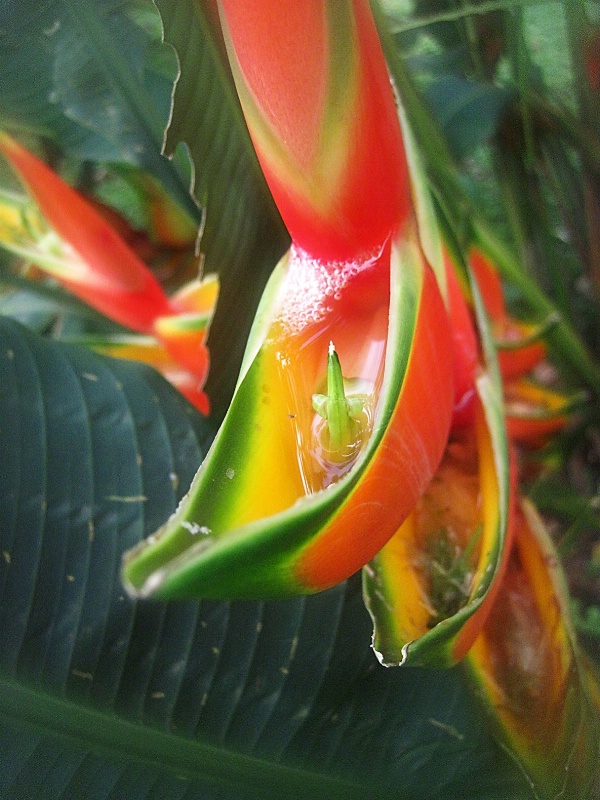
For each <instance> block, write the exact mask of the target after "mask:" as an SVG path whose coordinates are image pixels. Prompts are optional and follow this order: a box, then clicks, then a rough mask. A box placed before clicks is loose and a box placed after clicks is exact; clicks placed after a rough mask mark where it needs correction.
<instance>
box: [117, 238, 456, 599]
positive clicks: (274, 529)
mask: <svg viewBox="0 0 600 800" xmlns="http://www.w3.org/2000/svg"><path fill="white" fill-rule="evenodd" d="M337 269H338V272H337V274H335V275H334V274H333V272H330V271H329V270H328V269H327V270H326V269H325V268H324V267H323V266H322V265H320V264H319V263H315V262H313V261H311V260H310V259H309V258H308V256H307V255H306V254H305V253H302V252H301V251H299V250H297V249H295V248H292V250H291V251H290V253H289V254H288V255H287V256H286V257H285V258H284V260H283V261H282V263H281V264H280V265H279V267H278V268H277V269H276V271H275V273H274V275H273V277H272V278H271V280H270V282H269V285H268V286H267V289H266V292H265V295H264V297H263V301H262V304H261V307H260V308H259V312H258V315H257V319H256V322H255V325H254V328H253V331H252V333H251V336H250V340H249V343H248V349H247V352H246V356H245V359H244V363H243V365H242V373H241V376H240V379H239V382H238V385H237V388H236V392H235V394H234V397H233V400H232V403H231V406H230V409H229V411H228V413H227V416H226V418H225V421H224V423H223V425H222V427H221V429H220V431H219V433H218V434H217V437H216V439H215V442H214V444H213V446H212V448H211V450H210V452H209V454H208V456H207V458H206V460H205V462H204V463H203V465H202V466H201V468H200V471H199V472H198V474H197V476H196V478H195V479H194V482H193V484H192V487H191V489H190V493H189V494H188V496H187V497H186V498H185V499H184V500H183V502H182V503H181V505H180V507H179V509H178V510H177V512H176V514H175V515H174V516H173V517H172V518H171V519H170V520H169V521H168V522H167V523H166V524H165V526H164V527H163V528H162V529H161V530H160V531H159V532H157V534H155V535H154V536H153V537H151V538H150V539H149V540H147V541H146V542H143V543H142V544H141V545H140V546H139V547H138V548H137V549H134V550H133V551H130V553H129V554H128V555H127V556H126V559H125V563H124V570H123V577H124V582H125V585H126V587H127V588H128V589H129V591H131V592H132V593H134V594H139V595H141V596H148V595H157V596H162V597H167V596H173V597H186V596H203V597H257V596H258V597H274V596H284V595H288V594H297V593H302V592H304V593H306V592H313V591H318V590H320V589H324V588H327V587H329V586H332V585H334V584H335V583H338V582H339V581H341V580H343V579H344V578H346V577H348V576H349V575H351V574H352V573H353V572H355V571H356V570H357V569H359V568H360V567H361V566H362V565H363V564H365V563H366V562H367V561H368V560H369V559H370V558H372V556H373V555H374V554H375V553H376V552H377V551H378V550H379V549H380V548H381V547H382V546H383V544H384V543H385V541H386V540H387V539H388V538H389V537H390V536H391V535H392V534H393V533H394V532H395V530H396V529H397V528H398V526H399V525H400V524H401V522H402V521H403V519H404V518H405V517H406V516H407V515H408V514H409V513H410V511H411V509H412V507H413V506H414V504H415V502H416V500H417V499H418V497H419V496H420V494H421V493H422V492H423V490H424V489H425V487H426V485H427V483H428V482H429V480H430V478H431V476H432V475H433V474H434V472H435V470H436V468H437V466H438V463H439V460H440V458H441V455H442V451H443V449H444V445H445V441H446V438H447V435H448V429H449V426H450V417H451V410H452V349H451V342H450V340H449V337H448V336H447V335H446V332H447V326H448V318H447V315H446V311H445V308H444V304H443V301H442V299H441V296H440V294H439V291H438V289H437V284H436V282H435V279H434V277H433V273H432V272H431V270H430V268H429V267H428V266H427V265H426V264H425V263H424V261H423V258H422V255H421V252H420V248H419V246H418V244H417V242H416V236H414V233H413V234H410V235H409V233H408V232H407V233H406V234H405V236H403V237H402V238H401V239H399V241H398V242H393V243H392V244H391V245H390V244H386V246H385V248H384V249H383V250H382V252H381V253H379V254H376V255H375V256H374V258H372V259H371V260H369V261H368V262H367V263H364V264H362V265H357V264H356V263H351V264H346V265H344V264H339V265H338V268H337ZM390 270H391V280H390ZM380 273H382V274H380ZM369 278H370V281H369ZM369 283H372V285H374V286H376V287H378V288H379V291H378V292H377V293H374V294H373V295H371V294H370V293H368V292H365V286H368V285H369ZM386 286H387V287H391V288H388V291H385V287H386ZM330 342H333V343H334V344H335V348H334V349H332V348H331V346H330ZM340 364H341V368H340V366H339V365H340ZM342 376H343V377H342ZM340 383H341V385H342V387H343V389H342V390H341V391H340V388H339V387H340ZM344 412H345V414H346V417H345V419H344ZM340 414H341V417H342V418H341V420H340V417H339V415H340ZM336 415H337V416H336Z"/></svg>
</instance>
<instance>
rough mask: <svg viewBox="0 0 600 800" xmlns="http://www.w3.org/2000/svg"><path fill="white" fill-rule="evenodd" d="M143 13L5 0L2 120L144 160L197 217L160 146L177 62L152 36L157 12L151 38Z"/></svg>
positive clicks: (90, 151)
mask: <svg viewBox="0 0 600 800" xmlns="http://www.w3.org/2000/svg"><path fill="white" fill-rule="evenodd" d="M144 5H145V6H146V7H147V8H148V9H150V10H152V6H151V5H150V4H149V0H148V2H146V3H145V4H144V3H142V10H143V7H144ZM135 12H138V13H137V14H136V13H135ZM139 12H140V7H139V4H136V3H132V2H128V3H123V2H122V0H100V2H97V1H95V0H49V1H48V2H46V0H44V2H41V0H18V2H14V0H8V2H7V3H5V4H4V7H3V8H2V10H0V30H1V31H2V33H1V35H0V44H1V46H0V71H1V73H2V82H1V83H0V87H1V88H0V125H2V126H4V127H9V128H11V129H18V130H23V129H24V130H26V131H31V132H33V133H37V134H43V135H46V136H49V137H50V138H52V139H54V140H55V141H56V142H57V144H58V145H59V146H60V148H61V149H64V150H66V151H67V152H70V153H73V154H75V155H77V156H79V157H80V158H84V159H89V160H93V161H112V162H116V161H124V162H127V163H130V164H135V165H137V166H139V167H142V168H144V169H146V170H148V171H149V172H151V173H152V174H154V175H155V177H156V178H158V180H160V181H161V183H162V184H163V185H164V187H165V188H166V189H167V191H169V192H170V193H171V194H172V195H173V197H174V198H175V199H176V200H177V201H178V202H179V203H180V204H181V205H182V207H183V208H185V209H186V210H187V212H188V214H190V216H191V217H192V218H196V219H197V220H198V221H199V220H200V212H199V210H198V208H197V206H196V205H195V203H194V202H193V201H192V199H191V197H190V194H189V191H188V176H187V171H186V168H185V166H184V165H183V163H182V161H181V160H180V159H179V160H178V161H177V162H174V161H171V160H169V159H167V158H165V157H164V156H163V155H162V152H161V151H162V144H163V136H164V128H165V125H166V123H167V120H168V117H169V111H170V99H171V92H172V86H173V81H174V79H175V75H176V63H175V59H174V58H173V54H172V53H171V52H170V51H169V49H168V48H166V49H165V48H164V47H162V46H161V45H160V40H159V39H158V38H157V37H158V33H159V31H160V27H159V24H158V19H157V17H156V13H155V12H154V15H155V20H154V22H155V25H154V29H155V31H156V33H155V34H154V35H153V31H152V25H151V24H147V25H142V24H141V15H140V13H139ZM145 19H148V16H147V15H146V17H145ZM169 56H170V63H169Z"/></svg>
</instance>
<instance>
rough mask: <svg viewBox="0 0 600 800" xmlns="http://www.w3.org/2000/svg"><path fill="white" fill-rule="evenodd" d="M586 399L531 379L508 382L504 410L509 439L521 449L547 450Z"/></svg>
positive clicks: (505, 390)
mask: <svg viewBox="0 0 600 800" xmlns="http://www.w3.org/2000/svg"><path fill="white" fill-rule="evenodd" d="M586 399H587V396H586V395H585V394H582V393H576V394H571V395H567V394H564V393H563V392H558V391H554V390H552V389H549V388H547V387H545V386H542V385H541V384H539V383H536V382H535V381H533V380H530V379H527V378H519V379H517V380H513V381H507V382H505V383H504V410H505V415H506V429H507V432H508V435H509V436H510V438H511V439H512V441H514V442H516V443H517V444H519V445H522V446H525V447H528V448H534V449H535V448H539V447H543V446H544V445H545V444H547V442H548V441H549V439H550V438H551V437H552V436H554V435H555V434H557V433H558V432H559V431H561V430H562V429H563V428H564V427H565V425H566V424H567V423H568V421H569V419H571V417H572V416H573V413H574V412H575V411H576V410H577V408H578V407H579V406H581V404H582V403H583V402H584V401H585V400H586Z"/></svg>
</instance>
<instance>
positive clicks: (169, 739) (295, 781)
mask: <svg viewBox="0 0 600 800" xmlns="http://www.w3.org/2000/svg"><path fill="white" fill-rule="evenodd" d="M0 717H1V718H3V719H4V720H5V721H6V722H8V723H9V724H11V725H14V726H17V727H26V728H34V729H35V731H36V733H37V734H39V735H41V736H51V737H53V738H54V739H59V740H63V741H64V742H65V743H70V744H74V745H76V746H77V747H78V748H82V749H84V750H89V751H92V752H94V753H95V754H97V755H104V756H108V757H111V758H115V759H118V760H123V758H124V754H126V756H125V758H126V760H127V762H128V763H134V764H136V765H139V766H151V767H153V768H156V767H157V765H159V766H160V769H161V770H164V771H165V772H168V773H171V774H172V775H176V776H177V777H180V778H182V779H187V780H197V781H202V782H203V783H209V784H212V785H215V786H218V787H220V788H223V787H227V788H231V789H237V790H240V791H242V790H244V789H247V788H248V787H249V786H260V787H261V796H262V797H264V798H265V800H267V799H268V798H269V797H271V798H282V797H285V798H287V799H288V800H295V798H298V800H311V798H315V800H322V798H323V797H327V798H329V799H330V800H356V798H357V797H360V798H361V800H387V799H388V798H390V799H391V798H392V797H395V798H396V800H398V795H397V794H396V793H395V792H394V793H392V792H390V791H387V790H380V789H377V788H374V787H370V786H365V785H360V784H357V783H353V782H351V781H347V780H343V779H341V778H338V777H335V776H333V775H327V774H324V773H317V772H312V771H309V770H307V769H302V768H297V767H290V766H287V765H285V764H280V763H275V762H272V761H266V760H264V759H261V758H257V757H255V756H250V755H246V754H244V753H237V752H235V751H233V750H229V749H226V748H225V747H219V746H215V745H210V744H206V743H204V742H200V741H196V740H193V739H187V738H185V737H183V736H180V735H178V734H176V733H171V732H167V731H163V730H158V729H156V728H151V727H150V726H148V725H142V724H139V723H135V722H132V721H130V720H127V719H125V718H123V717H119V716H117V715H116V714H114V713H110V712H102V711H98V710H97V709H92V708H89V707H85V706H83V705H80V704H77V703H75V702H73V701H70V700H65V699H64V698H61V697H57V696H54V695H52V694H49V693H46V692H43V691H40V690H38V689H32V688H29V687H26V686H24V685H23V684H20V683H18V682H17V681H15V680H11V679H10V678H5V677H0Z"/></svg>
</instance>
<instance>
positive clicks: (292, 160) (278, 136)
mask: <svg viewBox="0 0 600 800" xmlns="http://www.w3.org/2000/svg"><path fill="white" fill-rule="evenodd" d="M221 6H222V8H223V11H224V18H225V20H226V35H227V39H228V45H229V52H230V57H231V61H232V65H233V71H234V75H235V77H236V83H237V87H238V91H239V94H240V99H241V101H242V105H243V107H244V112H245V115H246V119H247V122H248V126H249V129H250V133H251V135H252V138H253V141H254V145H255V148H256V152H257V154H258V157H259V160H260V163H261V166H262V168H263V172H264V174H265V177H266V178H267V181H268V183H269V186H270V188H271V191H272V193H273V196H274V198H275V201H276V203H277V205H278V208H279V210H280V212H281V215H282V217H283V220H284V222H285V223H286V226H287V228H288V230H289V232H290V234H291V236H292V239H293V240H294V242H295V243H296V244H297V245H299V246H300V247H302V248H303V249H304V250H306V251H307V252H308V253H310V254H311V255H312V256H314V257H317V258H320V259H325V260H328V259H342V260H345V259H348V258H355V257H356V256H357V254H359V253H362V252H366V251H369V250H371V249H372V248H374V247H378V246H380V245H381V243H382V242H383V240H384V239H385V238H386V237H387V236H388V235H389V233H390V231H391V230H394V229H396V230H397V229H398V227H399V226H400V225H401V224H402V223H403V221H404V220H405V219H406V218H407V216H408V214H409V210H410V194H409V192H408V191H407V186H408V171H407V166H406V159H405V156H404V149H403V146H402V139H401V135H400V130H399V123H398V117H397V113H396V108H395V104H394V98H393V95H392V92H391V90H390V82H389V78H388V73H387V69H386V66H385V63H384V60H383V55H382V53H381V48H380V45H379V40H378V37H377V32H376V30H375V26H374V24H373V20H372V17H371V13H370V9H369V4H368V3H367V2H365V0H353V2H349V0H342V1H341V2H323V0H306V2H302V3H294V4H290V3H285V4H284V5H283V6H282V3H281V2H280V0H251V1H250V2H244V3H239V2H237V0H224V2H222V3H221ZM284 7H285V10H284V11H283V8H284ZM282 11H283V13H282ZM307 42H310V45H309V46H307Z"/></svg>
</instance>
